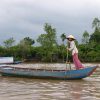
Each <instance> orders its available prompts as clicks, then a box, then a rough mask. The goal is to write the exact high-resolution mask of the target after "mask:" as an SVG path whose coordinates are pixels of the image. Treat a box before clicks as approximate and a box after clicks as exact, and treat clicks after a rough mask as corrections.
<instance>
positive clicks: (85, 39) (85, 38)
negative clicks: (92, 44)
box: [82, 31, 89, 44]
mask: <svg viewBox="0 0 100 100" xmlns="http://www.w3.org/2000/svg"><path fill="white" fill-rule="evenodd" d="M88 42H89V33H88V32H87V31H85V32H84V33H83V36H82V43H83V44H87V43H88Z"/></svg>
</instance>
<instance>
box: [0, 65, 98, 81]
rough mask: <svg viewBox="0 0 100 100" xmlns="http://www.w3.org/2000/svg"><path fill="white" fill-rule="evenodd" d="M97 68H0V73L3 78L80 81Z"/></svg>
mask: <svg viewBox="0 0 100 100" xmlns="http://www.w3.org/2000/svg"><path fill="white" fill-rule="evenodd" d="M97 67H98V66H93V67H88V68H84V69H79V70H45V69H33V68H20V67H11V66H6V65H5V66H1V67H0V73H1V75H3V76H4V75H5V76H17V77H18V76H19V77H33V78H50V79H65V80H67V79H82V78H85V77H88V76H90V75H91V74H92V73H93V72H94V71H95V70H96V68H97Z"/></svg>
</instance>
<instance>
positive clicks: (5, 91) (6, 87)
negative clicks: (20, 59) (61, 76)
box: [0, 68, 100, 100]
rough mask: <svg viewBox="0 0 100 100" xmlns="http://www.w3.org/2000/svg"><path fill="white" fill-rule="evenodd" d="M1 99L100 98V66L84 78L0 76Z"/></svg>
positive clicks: (74, 99) (75, 99) (76, 99)
mask: <svg viewBox="0 0 100 100" xmlns="http://www.w3.org/2000/svg"><path fill="white" fill-rule="evenodd" d="M0 100H100V68H98V69H97V70H96V72H95V73H94V74H93V75H92V76H90V77H88V78H85V79H82V80H66V81H65V80H51V79H31V78H30V79H28V78H16V77H4V76H0Z"/></svg>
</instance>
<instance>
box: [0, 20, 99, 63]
mask: <svg viewBox="0 0 100 100" xmlns="http://www.w3.org/2000/svg"><path fill="white" fill-rule="evenodd" d="M92 28H93V33H92V34H90V33H88V31H84V33H83V35H82V43H80V44H79V43H78V41H75V42H76V44H77V47H78V49H79V58H80V59H81V61H83V62H100V20H99V19H98V18H94V20H93V22H92ZM44 31H45V33H44V34H41V35H39V36H38V38H37V40H36V41H35V40H34V39H32V38H30V37H25V38H24V39H22V40H20V42H19V43H18V44H16V45H15V44H14V43H15V40H14V38H13V37H11V38H9V39H7V40H5V41H4V42H3V43H4V45H3V46H0V56H1V57H8V56H13V57H14V59H15V60H24V61H35V62H65V61H66V57H67V51H66V46H68V44H65V43H64V41H65V40H66V34H65V33H62V34H61V36H60V38H61V40H62V44H59V43H58V42H57V36H56V35H57V32H56V29H55V28H53V27H52V26H51V25H50V24H48V23H45V25H44ZM35 42H38V43H39V44H40V45H39V46H34V44H35ZM68 57H69V60H70V61H72V57H71V53H69V55H68Z"/></svg>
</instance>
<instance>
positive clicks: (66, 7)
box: [0, 0, 100, 44]
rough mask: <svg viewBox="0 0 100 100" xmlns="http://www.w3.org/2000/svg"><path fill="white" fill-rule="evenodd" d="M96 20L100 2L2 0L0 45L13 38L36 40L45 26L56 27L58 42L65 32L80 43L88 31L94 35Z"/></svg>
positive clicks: (76, 0) (0, 2)
mask: <svg viewBox="0 0 100 100" xmlns="http://www.w3.org/2000/svg"><path fill="white" fill-rule="evenodd" d="M95 17H98V18H100V0H0V44H2V43H3V41H4V40H6V39H8V38H10V37H14V39H15V40H16V42H18V41H20V40H21V39H23V38H24V37H27V36H28V37H31V38H33V39H37V37H38V36H39V35H40V34H42V33H45V32H44V30H43V26H44V23H50V24H51V25H52V26H53V27H54V28H56V31H57V36H58V41H60V39H59V38H60V35H61V34H62V33H66V34H67V35H68V34H72V35H74V36H75V37H76V39H77V40H78V41H80V40H81V37H82V34H83V32H84V31H85V30H87V31H88V32H90V33H92V32H93V29H92V25H91V24H92V21H93V19H94V18H95Z"/></svg>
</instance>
